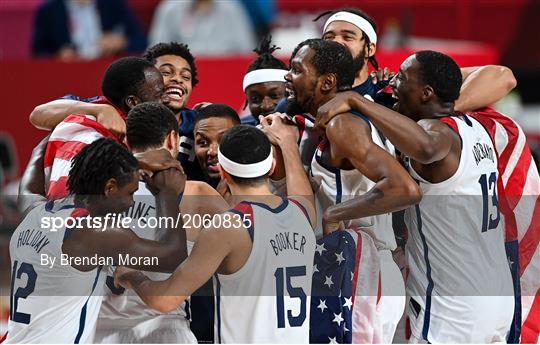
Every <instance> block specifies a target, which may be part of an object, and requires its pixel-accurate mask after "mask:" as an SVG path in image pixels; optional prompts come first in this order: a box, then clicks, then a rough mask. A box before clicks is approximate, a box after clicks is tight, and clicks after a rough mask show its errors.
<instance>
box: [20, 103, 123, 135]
mask: <svg viewBox="0 0 540 345" xmlns="http://www.w3.org/2000/svg"><path fill="white" fill-rule="evenodd" d="M71 114H87V115H93V116H95V117H96V119H97V121H98V122H99V123H100V124H102V125H103V127H105V128H107V129H108V130H110V131H111V132H112V133H113V134H115V135H117V136H120V137H123V136H124V135H125V134H126V123H125V121H124V120H123V119H122V118H121V117H120V115H119V114H118V111H117V110H116V109H115V108H114V107H113V106H111V105H108V104H95V103H87V102H82V101H75V100H70V99H57V100H54V101H51V102H48V103H45V104H40V105H38V106H37V107H35V108H34V110H33V111H32V112H31V113H30V117H29V120H30V123H32V124H33V125H34V126H35V127H36V128H39V129H44V130H47V131H50V130H53V129H54V127H56V126H57V125H58V124H59V123H60V122H62V121H63V120H64V119H65V118H66V117H68V116H69V115H71Z"/></svg>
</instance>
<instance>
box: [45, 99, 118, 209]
mask: <svg viewBox="0 0 540 345" xmlns="http://www.w3.org/2000/svg"><path fill="white" fill-rule="evenodd" d="M97 102H99V103H103V102H104V101H103V98H100V99H98V100H97V101H96V103H97ZM103 137H106V138H111V139H114V140H117V141H118V138H116V137H115V136H114V135H113V134H112V133H111V132H110V131H109V130H108V129H106V128H105V127H103V126H102V125H101V124H99V123H98V122H97V121H96V120H95V118H94V117H93V116H89V115H82V114H74V115H69V116H68V117H66V118H65V119H64V120H63V121H62V122H61V123H60V124H58V126H56V128H55V129H54V130H53V132H52V133H51V137H50V138H49V143H48V144H47V148H46V150H45V157H44V160H43V165H44V169H45V190H46V192H47V198H48V199H59V198H63V197H65V196H67V195H68V190H67V178H68V174H69V169H70V168H71V159H72V158H73V157H74V156H75V155H76V154H77V153H79V151H81V150H82V148H83V147H85V146H86V145H88V144H90V143H92V142H94V141H96V140H98V139H100V138H103Z"/></svg>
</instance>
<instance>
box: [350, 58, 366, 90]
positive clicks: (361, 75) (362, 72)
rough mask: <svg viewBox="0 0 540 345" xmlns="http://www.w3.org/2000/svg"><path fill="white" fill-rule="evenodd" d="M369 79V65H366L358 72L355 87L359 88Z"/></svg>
mask: <svg viewBox="0 0 540 345" xmlns="http://www.w3.org/2000/svg"><path fill="white" fill-rule="evenodd" d="M368 77H369V71H368V67H367V64H365V65H364V67H362V69H361V70H360V71H358V73H357V74H356V77H355V78H354V83H353V87H357V86H358V85H361V84H363V83H365V81H366V80H367V79H368Z"/></svg>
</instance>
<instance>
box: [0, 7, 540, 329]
mask: <svg viewBox="0 0 540 345" xmlns="http://www.w3.org/2000/svg"><path fill="white" fill-rule="evenodd" d="M343 6H351V7H358V8H360V9H362V10H364V11H365V12H367V13H368V14H369V15H370V16H371V17H372V18H373V19H374V20H375V21H376V22H377V24H378V35H379V44H378V45H377V54H376V56H377V60H378V61H379V64H380V65H381V66H386V67H389V68H390V69H391V70H393V71H396V70H397V69H398V67H399V65H400V63H401V62H402V61H403V60H404V59H405V58H406V57H407V56H409V55H410V54H411V53H412V52H414V51H416V50H422V49H433V50H439V51H442V52H444V53H446V54H449V55H450V56H452V57H453V58H454V59H455V60H456V61H457V62H458V64H460V65H461V66H462V67H465V66H476V65H484V64H502V65H505V66H508V67H510V68H512V70H513V72H514V74H515V76H516V78H517V80H518V86H517V88H516V89H515V90H514V91H513V92H512V93H511V94H510V95H508V96H507V97H506V98H505V99H503V100H502V101H500V102H499V103H498V104H496V105H495V107H496V108H497V109H498V110H499V111H501V112H503V113H505V114H506V115H509V116H511V117H512V118H514V119H515V120H516V121H517V122H518V123H519V124H520V125H521V126H522V127H523V129H524V131H525V133H526V135H527V137H528V141H529V144H530V146H531V148H532V149H533V150H534V151H536V152H537V153H538V152H539V151H540V87H539V83H540V44H539V43H540V26H539V23H540V0H380V1H376V0H364V1H350V0H349V1H341V0H305V1H303V0H302V1H301V0H237V1H235V0H192V1H191V0H162V1H160V0H0V80H1V83H0V97H1V102H2V113H3V120H2V122H1V125H0V197H2V195H3V197H2V200H1V201H2V202H0V267H8V269H9V253H8V250H7V249H8V246H7V244H8V241H9V237H8V236H1V234H2V233H3V234H9V233H10V232H11V231H12V230H13V228H14V226H16V224H17V223H18V222H19V219H20V215H19V214H18V213H17V212H16V210H15V207H14V196H16V194H17V180H18V178H19V177H20V175H21V173H22V171H23V170H24V167H25V165H26V163H27V160H28V158H29V155H30V153H31V150H32V148H33V147H34V146H35V145H36V144H37V142H39V140H40V139H41V138H42V137H43V136H44V135H45V132H43V131H39V130H37V129H35V128H34V127H32V126H31V125H30V123H29V122H28V115H29V114H30V112H31V111H32V109H33V108H34V107H35V106H37V105H39V104H41V103H44V102H47V101H50V100H53V99H56V98H59V97H61V96H63V95H65V94H69V93H71V94H76V95H79V96H81V97H90V96H94V95H99V94H100V85H101V76H102V74H103V72H104V71H105V69H106V67H107V65H108V64H109V63H110V62H111V61H113V60H114V59H115V58H117V57H119V56H126V55H140V54H141V52H142V51H144V49H146V47H147V46H149V45H153V44H155V43H157V42H161V41H164V42H167V41H178V42H182V43H187V44H188V45H189V47H190V48H191V51H192V53H193V54H194V55H195V56H196V64H197V67H198V70H199V80H200V83H199V85H197V87H196V88H195V89H194V91H193V94H192V96H191V98H190V106H193V105H194V104H196V103H198V102H202V101H209V102H222V103H227V104H229V105H230V106H232V107H233V108H236V109H238V110H239V112H241V110H242V107H243V104H244V101H245V98H244V94H243V92H242V79H243V76H244V74H245V72H246V69H247V67H248V65H249V64H250V62H251V61H252V60H253V58H254V57H255V54H254V53H253V52H252V49H253V48H254V47H255V46H256V44H257V42H258V41H259V39H260V38H261V37H263V36H264V35H266V34H268V33H271V34H272V36H273V41H274V43H275V44H276V45H277V46H279V47H281V50H279V51H278V55H279V56H280V57H281V58H283V60H284V61H288V58H289V54H290V52H291V51H292V49H293V48H294V47H295V46H296V45H297V44H298V43H299V42H300V41H302V40H304V39H306V38H311V37H320V36H321V32H322V26H323V24H324V21H325V18H324V19H322V20H319V21H318V22H313V19H314V18H315V17H316V16H317V15H318V14H320V13H322V12H324V11H326V10H332V9H335V8H339V7H343ZM1 277H3V278H6V277H7V278H9V274H1ZM3 278H0V280H3ZM0 286H5V284H4V282H0ZM0 295H2V296H4V297H0V334H2V333H3V332H2V330H3V327H5V324H4V323H5V321H6V320H7V316H8V315H7V310H6V309H7V308H8V304H7V303H6V300H7V296H8V293H7V292H5V293H4V292H2V293H1V294H0Z"/></svg>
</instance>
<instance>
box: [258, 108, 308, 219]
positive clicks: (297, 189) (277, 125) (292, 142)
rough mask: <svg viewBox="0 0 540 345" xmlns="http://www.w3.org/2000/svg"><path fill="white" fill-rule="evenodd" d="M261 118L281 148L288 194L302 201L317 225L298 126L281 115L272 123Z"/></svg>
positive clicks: (271, 139)
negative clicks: (299, 145)
mask: <svg viewBox="0 0 540 345" xmlns="http://www.w3.org/2000/svg"><path fill="white" fill-rule="evenodd" d="M260 120H261V125H262V126H263V131H264V132H265V134H266V135H267V136H268V138H269V139H270V142H271V143H272V144H273V145H275V146H278V147H279V148H280V151H281V156H282V157H283V165H284V168H285V178H286V183H287V196H289V197H293V198H294V199H295V200H297V201H298V202H300V203H301V204H302V206H304V207H305V208H306V210H307V211H308V214H309V219H310V222H311V224H312V225H316V224H317V215H316V211H315V197H314V196H313V190H312V189H311V184H310V183H309V180H308V177H307V175H306V172H305V170H304V165H303V164H302V160H301V158H300V151H299V150H298V144H297V142H298V129H297V127H296V126H293V125H287V124H285V120H284V119H283V118H282V117H280V116H279V115H276V116H274V117H273V119H272V124H271V125H270V124H269V123H268V121H267V119H266V118H263V117H262V116H261V117H260Z"/></svg>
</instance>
